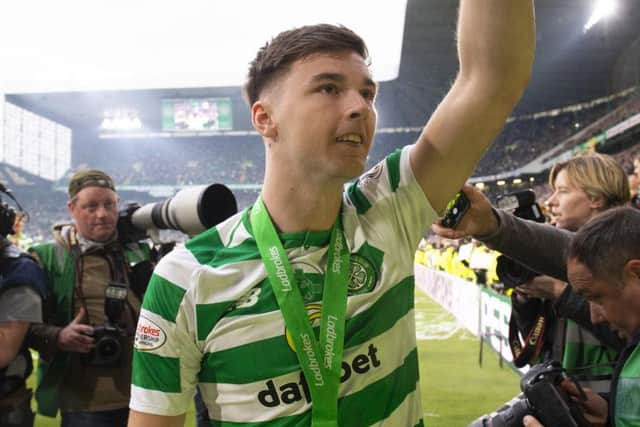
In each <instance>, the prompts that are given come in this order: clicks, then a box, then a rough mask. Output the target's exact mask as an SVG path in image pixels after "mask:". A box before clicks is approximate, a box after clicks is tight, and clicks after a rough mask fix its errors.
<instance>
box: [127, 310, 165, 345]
mask: <svg viewBox="0 0 640 427" xmlns="http://www.w3.org/2000/svg"><path fill="white" fill-rule="evenodd" d="M166 340H167V334H166V333H165V332H164V331H163V330H162V328H161V327H160V326H158V325H157V324H156V323H155V322H153V321H152V320H151V319H149V318H147V317H144V316H140V318H139V319H138V327H137V329H136V338H135V341H134V344H133V346H134V348H135V349H136V350H138V351H151V350H156V349H158V348H160V347H162V346H163V345H164V343H165V341H166Z"/></svg>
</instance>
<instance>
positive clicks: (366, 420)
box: [131, 147, 436, 427]
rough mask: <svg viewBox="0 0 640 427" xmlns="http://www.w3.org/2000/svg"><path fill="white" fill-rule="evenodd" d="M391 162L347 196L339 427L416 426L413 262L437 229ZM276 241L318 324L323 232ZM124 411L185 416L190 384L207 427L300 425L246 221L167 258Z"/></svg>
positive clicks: (272, 306) (293, 371)
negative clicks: (348, 252) (427, 232)
mask: <svg viewBox="0 0 640 427" xmlns="http://www.w3.org/2000/svg"><path fill="white" fill-rule="evenodd" d="M409 150H410V147H405V149H403V150H402V151H400V150H398V151H397V152H396V153H394V154H391V155H390V156H389V157H387V159H385V160H384V161H383V162H381V163H380V164H379V165H377V166H376V167H374V168H373V169H372V170H371V171H369V172H368V173H366V174H365V175H363V176H362V177H360V179H359V180H358V181H357V182H356V183H354V184H353V185H351V186H350V187H349V188H348V190H347V191H346V192H345V198H344V210H343V223H344V229H345V236H346V239H347V243H348V245H349V248H350V250H351V253H352V257H351V258H352V261H351V279H350V292H349V299H348V305H347V323H346V337H345V346H344V347H345V350H344V357H343V365H342V366H343V369H342V378H341V386H340V400H339V424H340V425H342V426H350V427H351V426H368V425H378V426H382V425H385V426H416V425H422V408H421V404H420V402H421V399H420V391H419V387H418V355H417V350H416V339H415V325H414V310H413V298H414V280H413V257H414V252H415V248H416V246H417V244H418V241H419V240H420V238H421V237H422V235H423V233H424V232H425V230H426V229H427V227H428V226H429V225H430V224H431V223H432V222H433V221H434V220H435V218H436V213H435V212H434V211H433V209H432V208H431V206H430V204H429V202H428V201H427V199H426V198H425V196H424V193H423V192H422V190H421V188H420V186H419V185H418V183H417V182H416V181H415V178H414V177H413V174H412V172H411V168H410V165H409ZM281 238H282V240H283V243H284V247H285V249H286V250H287V254H288V257H289V259H290V261H291V264H292V267H293V269H294V271H295V272H296V278H297V282H298V284H299V286H300V288H301V293H302V295H303V297H304V299H305V304H307V312H308V314H309V318H310V319H311V320H312V321H314V322H313V325H314V327H316V329H317V326H318V324H319V317H320V316H319V310H320V309H321V307H320V302H321V300H322V298H321V297H322V280H323V272H324V268H325V265H326V255H327V247H326V245H327V244H328V241H329V233H328V232H325V233H288V234H282V235H281ZM136 341H137V344H136V350H135V353H134V372H133V379H132V383H133V384H132V398H131V408H132V409H135V410H137V411H141V412H147V413H153V414H160V415H177V414H181V413H184V412H185V411H186V410H187V408H188V407H189V405H190V404H191V399H192V398H193V394H194V388H195V386H196V385H199V387H200V389H201V391H202V394H203V398H204V400H205V402H206V404H207V406H208V408H209V414H210V417H211V418H212V420H213V421H212V425H213V426H258V425H259V426H263V425H265V426H267V425H268V426H307V425H310V424H311V403H310V398H309V397H308V396H309V395H310V394H309V391H308V389H307V386H306V383H305V381H304V378H303V377H302V376H301V369H300V365H299V364H298V360H297V357H296V354H295V352H294V350H292V347H291V346H290V345H289V343H288V341H287V339H286V327H285V324H284V321H283V318H282V315H281V313H280V311H279V309H278V305H277V302H276V299H275V296H274V295H273V292H272V290H271V287H270V285H269V282H268V280H267V278H266V271H265V268H264V266H263V264H262V262H261V260H260V255H259V253H258V249H257V247H256V244H255V240H254V239H253V236H252V233H251V223H250V222H249V220H248V211H244V212H242V213H239V214H238V215H236V216H234V217H232V218H230V219H229V220H227V221H225V222H224V223H222V224H220V225H218V226H217V227H215V228H213V229H211V230H209V231H207V232H205V233H203V234H201V235H199V236H197V237H196V238H194V239H192V240H190V241H189V242H187V244H186V245H185V246H184V247H179V248H177V249H175V250H174V251H173V252H171V253H170V254H169V255H167V256H165V257H164V258H163V259H162V260H161V262H160V263H159V264H158V266H157V267H156V270H155V272H154V276H153V278H152V280H151V283H150V284H149V289H148V291H147V293H146V295H145V298H144V303H143V309H142V313H141V318H140V322H139V324H138V336H137V338H136Z"/></svg>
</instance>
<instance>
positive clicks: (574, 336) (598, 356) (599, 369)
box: [562, 320, 618, 393]
mask: <svg viewBox="0 0 640 427" xmlns="http://www.w3.org/2000/svg"><path fill="white" fill-rule="evenodd" d="M565 337H566V338H565V339H566V341H565V347H564V355H563V359H562V366H563V367H564V368H565V369H566V370H567V371H568V372H569V373H572V372H579V373H580V374H584V375H585V377H586V379H585V380H580V384H581V385H582V386H583V387H589V388H591V389H592V390H594V391H596V392H598V393H608V392H609V390H610V388H611V374H612V373H613V365H614V364H615V361H616V360H617V359H618V352H617V351H615V350H612V349H610V348H609V347H607V346H606V345H604V344H602V343H601V342H600V341H599V340H598V339H597V338H595V337H594V336H593V335H592V334H591V333H590V332H589V331H587V330H586V329H584V328H581V327H580V326H579V325H577V324H576V323H575V322H573V321H571V320H567V327H566V332H565ZM585 366H593V368H592V369H590V370H587V371H585V370H581V368H583V367H585Z"/></svg>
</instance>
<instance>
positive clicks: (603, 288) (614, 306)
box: [567, 259, 640, 339]
mask: <svg viewBox="0 0 640 427" xmlns="http://www.w3.org/2000/svg"><path fill="white" fill-rule="evenodd" d="M567 275H568V278H569V282H570V283H571V286H573V288H574V289H575V290H576V292H577V293H578V294H580V295H582V296H584V297H585V298H586V299H587V300H589V303H590V306H591V307H590V308H591V322H592V323H594V324H597V323H602V322H605V321H606V322H608V323H609V325H610V326H611V329H613V330H614V331H616V332H617V333H618V334H619V335H620V336H621V337H623V338H627V339H628V338H630V337H633V336H634V335H635V334H637V333H638V332H640V312H639V311H638V309H637V308H638V306H639V304H640V301H637V298H638V297H639V296H640V295H638V294H637V290H636V289H634V288H635V286H634V285H633V284H630V283H627V281H626V280H625V281H624V282H623V283H621V284H618V283H607V282H606V281H604V280H602V279H599V278H596V277H594V276H593V274H592V273H591V271H590V270H589V269H588V268H587V267H586V266H585V265H584V264H582V263H580V262H579V261H577V260H575V259H569V260H568V262H567Z"/></svg>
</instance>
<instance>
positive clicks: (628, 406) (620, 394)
mask: <svg viewBox="0 0 640 427" xmlns="http://www.w3.org/2000/svg"><path fill="white" fill-rule="evenodd" d="M637 341H638V340H637V339H636V346H635V348H634V349H633V351H632V352H631V355H630V356H629V357H628V358H627V360H626V361H625V362H624V366H623V367H622V370H621V371H620V376H619V377H618V378H617V384H616V390H615V406H614V408H613V414H612V415H613V417H614V420H615V424H614V425H615V427H639V426H640V345H639V343H638V342H637Z"/></svg>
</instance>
